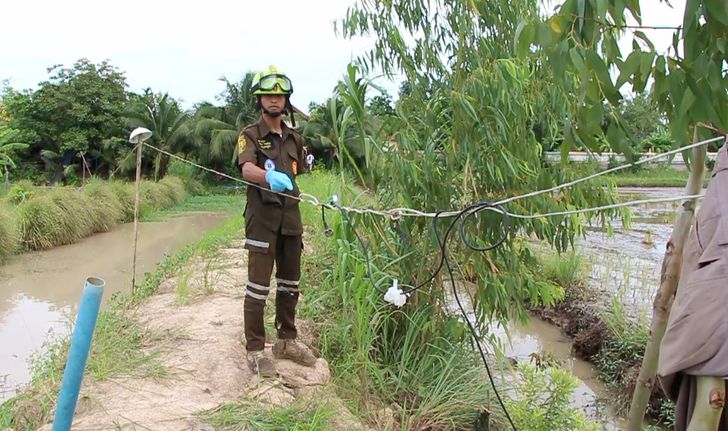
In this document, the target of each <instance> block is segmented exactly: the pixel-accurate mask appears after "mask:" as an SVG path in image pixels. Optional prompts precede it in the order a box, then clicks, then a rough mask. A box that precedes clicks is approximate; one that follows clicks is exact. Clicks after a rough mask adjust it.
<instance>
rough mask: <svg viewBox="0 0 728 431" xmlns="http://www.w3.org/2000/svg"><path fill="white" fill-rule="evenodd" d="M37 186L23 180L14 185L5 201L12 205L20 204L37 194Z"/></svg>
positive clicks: (6, 195)
mask: <svg viewBox="0 0 728 431" xmlns="http://www.w3.org/2000/svg"><path fill="white" fill-rule="evenodd" d="M35 190H36V188H35V186H34V185H33V183H32V182H31V181H30V180H22V181H18V182H16V183H14V184H13V185H12V186H11V187H10V190H8V192H7V193H6V194H5V196H4V199H5V200H7V201H8V202H10V203H11V204H15V205H18V204H19V203H21V202H23V201H25V200H28V199H30V198H31V197H32V196H33V194H34V193H35Z"/></svg>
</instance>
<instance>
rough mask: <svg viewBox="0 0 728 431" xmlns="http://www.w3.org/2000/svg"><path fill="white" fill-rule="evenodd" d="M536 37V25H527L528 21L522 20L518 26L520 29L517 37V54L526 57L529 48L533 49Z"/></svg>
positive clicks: (517, 30) (517, 31) (530, 23)
mask: <svg viewBox="0 0 728 431" xmlns="http://www.w3.org/2000/svg"><path fill="white" fill-rule="evenodd" d="M535 37H536V25H535V24H534V23H532V22H529V23H526V21H524V20H521V22H520V23H519V24H518V28H517V29H516V37H515V39H516V40H515V42H516V47H517V54H518V55H519V56H520V57H525V56H526V54H528V52H529V48H530V47H531V44H532V43H533V41H534V38H535Z"/></svg>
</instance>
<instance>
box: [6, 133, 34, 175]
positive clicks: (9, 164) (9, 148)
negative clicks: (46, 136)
mask: <svg viewBox="0 0 728 431" xmlns="http://www.w3.org/2000/svg"><path fill="white" fill-rule="evenodd" d="M19 134H20V133H19V132H18V131H17V130H14V129H11V128H9V127H7V126H5V125H4V124H0V166H2V167H3V168H5V169H6V170H5V172H6V174H7V172H8V170H9V169H10V168H15V162H14V160H13V159H14V156H15V153H16V152H19V151H23V150H25V149H27V148H28V144H24V143H20V142H17V141H16V138H17V137H18V135H19Z"/></svg>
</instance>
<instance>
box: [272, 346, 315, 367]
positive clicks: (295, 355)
mask: <svg viewBox="0 0 728 431" xmlns="http://www.w3.org/2000/svg"><path fill="white" fill-rule="evenodd" d="M273 357H274V358H276V359H290V360H291V361H293V362H296V363H298V364H301V365H305V366H307V367H313V364H315V363H316V357H315V356H314V355H313V353H311V349H309V348H308V346H306V345H305V344H303V343H299V342H298V341H296V340H278V341H276V343H275V344H274V345H273Z"/></svg>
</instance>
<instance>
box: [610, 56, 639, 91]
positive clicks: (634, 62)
mask: <svg viewBox="0 0 728 431" xmlns="http://www.w3.org/2000/svg"><path fill="white" fill-rule="evenodd" d="M641 54H642V52H641V51H632V53H630V54H629V56H628V57H627V60H625V61H624V63H622V65H621V66H620V68H619V78H617V83H616V84H614V86H615V87H617V88H622V85H624V84H625V83H626V82H628V81H629V79H630V77H631V76H632V75H634V74H635V73H636V72H637V70H638V69H639V67H640V57H641Z"/></svg>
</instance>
